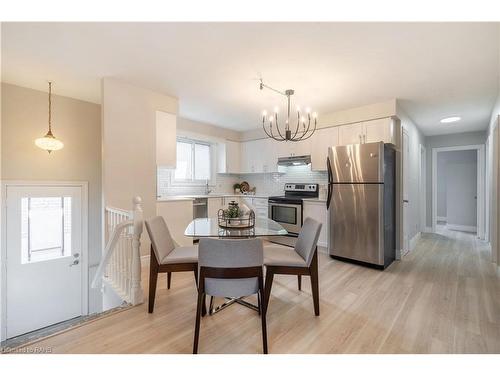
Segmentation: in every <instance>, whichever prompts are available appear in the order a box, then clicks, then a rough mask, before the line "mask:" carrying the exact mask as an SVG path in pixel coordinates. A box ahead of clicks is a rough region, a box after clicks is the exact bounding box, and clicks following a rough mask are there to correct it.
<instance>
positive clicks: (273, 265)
mask: <svg viewBox="0 0 500 375" xmlns="http://www.w3.org/2000/svg"><path fill="white" fill-rule="evenodd" d="M320 232H321V223H319V222H317V221H316V220H314V219H311V218H309V217H308V218H306V219H305V220H304V224H303V225H302V228H301V230H300V233H299V237H298V238H297V242H296V243H295V248H290V247H288V246H280V245H267V246H265V247H264V265H265V267H266V286H265V293H264V302H263V305H264V311H267V306H268V304H269V298H270V295H271V288H272V285H273V278H274V275H297V279H298V287H299V290H301V289H302V282H301V281H302V275H308V276H310V277H311V290H312V297H313V303H314V314H315V315H316V316H319V280H318V247H317V245H318V238H319V234H320Z"/></svg>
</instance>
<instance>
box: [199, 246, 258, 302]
mask: <svg viewBox="0 0 500 375" xmlns="http://www.w3.org/2000/svg"><path fill="white" fill-rule="evenodd" d="M263 262H264V251H263V245H262V240H261V239H258V238H254V239H245V240H233V239H220V240H219V239H213V238H202V239H200V243H199V246H198V266H199V267H200V269H201V267H211V268H247V267H262V265H263ZM200 276H201V272H200ZM200 282H201V280H200ZM258 290H259V283H258V279H257V278H256V277H251V278H231V279H216V278H207V279H205V293H206V294H208V295H210V296H215V297H217V296H218V297H244V296H249V295H252V294H255V293H257V292H258Z"/></svg>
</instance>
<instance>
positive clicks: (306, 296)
mask: <svg viewBox="0 0 500 375" xmlns="http://www.w3.org/2000/svg"><path fill="white" fill-rule="evenodd" d="M489 259H490V254H489V251H488V249H487V247H486V245H485V244H483V243H482V242H481V241H477V240H475V239H474V236H473V235H471V234H466V233H461V232H451V231H447V230H445V229H443V228H441V229H440V233H439V234H423V235H422V237H421V239H420V240H419V242H418V244H417V246H416V249H415V250H414V251H412V252H411V253H410V254H408V255H407V256H406V257H405V258H404V259H403V260H402V261H397V262H394V263H393V264H392V265H391V266H390V267H389V268H388V269H387V270H385V271H383V272H381V271H377V270H373V269H369V268H364V267H360V266H356V265H352V264H348V263H343V262H339V261H334V260H331V259H330V258H329V257H327V256H326V255H324V254H321V256H320V257H319V262H320V303H321V305H320V307H321V316H319V317H315V316H314V313H313V305H312V298H311V293H310V283H309V281H308V280H307V278H304V281H303V291H302V292H299V291H298V290H297V280H296V278H295V277H292V276H277V277H276V278H275V282H274V284H273V291H272V296H271V300H270V304H269V310H268V338H269V352H270V353H500V276H499V275H498V274H497V271H496V269H495V266H494V265H493V264H492V263H491V262H490V261H489ZM144 276H145V277H144V283H143V285H144V287H145V289H146V290H147V281H146V280H147V269H146V270H144ZM158 287H159V290H158V291H157V298H156V307H155V312H154V314H148V313H147V304H143V305H141V306H138V307H134V308H132V309H129V310H127V311H124V312H120V313H118V314H115V315H112V316H109V317H106V318H103V319H100V320H98V321H95V322H92V323H90V324H87V325H84V326H82V327H79V328H76V329H73V330H71V331H69V332H65V333H62V334H59V335H56V336H54V337H51V338H48V339H45V340H43V341H40V342H37V343H35V344H33V346H36V347H50V348H51V349H52V352H54V353H191V352H192V342H193V331H194V318H195V307H196V290H195V284H194V280H193V276H192V273H185V274H179V273H177V274H174V276H173V279H172V289H170V290H167V289H166V278H165V276H164V275H162V276H161V277H160V279H159V283H158ZM259 324H260V320H259V317H258V315H257V313H255V312H254V311H251V310H248V309H246V308H244V307H241V306H239V305H233V306H231V307H229V308H228V309H226V310H224V311H222V312H220V313H218V314H216V315H215V316H207V317H205V318H203V319H202V323H201V335H200V346H199V352H200V353H261V350H262V347H261V336H260V335H261V330H260V325H259Z"/></svg>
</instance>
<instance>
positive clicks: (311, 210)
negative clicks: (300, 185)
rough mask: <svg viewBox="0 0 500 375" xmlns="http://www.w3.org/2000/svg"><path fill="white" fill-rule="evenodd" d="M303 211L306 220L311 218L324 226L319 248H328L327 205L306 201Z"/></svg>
mask: <svg viewBox="0 0 500 375" xmlns="http://www.w3.org/2000/svg"><path fill="white" fill-rule="evenodd" d="M303 210H304V211H303V215H304V220H305V219H306V218H307V217H310V218H312V219H314V220H316V221H319V222H320V223H321V224H322V226H321V233H320V234H319V239H318V246H322V247H326V248H328V216H327V212H328V211H327V209H326V203H325V202H324V201H308V200H304V206H303Z"/></svg>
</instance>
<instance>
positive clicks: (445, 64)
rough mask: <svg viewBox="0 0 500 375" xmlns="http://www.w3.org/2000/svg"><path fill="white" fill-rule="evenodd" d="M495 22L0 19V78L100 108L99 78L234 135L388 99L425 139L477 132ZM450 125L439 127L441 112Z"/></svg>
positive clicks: (494, 82) (488, 98)
mask: <svg viewBox="0 0 500 375" xmlns="http://www.w3.org/2000/svg"><path fill="white" fill-rule="evenodd" d="M499 36H500V34H499V26H498V24H496V23H3V24H2V75H3V81H4V82H8V83H13V84H17V85H20V86H25V87H31V88H35V89H39V90H46V89H47V88H46V81H47V80H48V79H51V80H53V81H54V82H55V83H54V87H53V88H54V93H56V94H60V95H66V96H70V97H74V98H79V99H83V100H87V101H92V102H96V103H99V102H100V78H101V77H105V76H111V77H116V78H119V79H123V80H125V81H127V82H130V83H133V84H136V85H139V86H143V87H146V88H150V89H153V90H157V91H160V92H164V93H167V94H170V95H174V96H177V97H178V98H179V103H180V115H181V116H183V117H186V118H190V119H193V120H198V121H203V122H208V123H212V124H215V125H218V126H222V127H226V128H231V129H235V130H249V129H253V128H257V127H259V126H260V123H259V121H260V113H261V110H262V109H264V108H266V107H267V109H268V110H270V109H272V108H273V107H274V106H275V105H280V106H282V107H283V108H284V105H285V101H284V99H283V98H282V97H280V96H279V95H277V94H274V93H272V92H270V91H259V89H258V78H259V77H260V76H262V77H263V78H264V80H265V82H266V83H268V84H270V85H272V86H274V87H276V88H278V89H282V90H284V89H288V88H293V89H295V92H296V95H294V97H293V100H294V103H295V104H300V105H302V106H311V107H312V108H313V109H314V110H316V111H317V112H318V113H319V116H321V113H327V112H334V111H337V110H343V109H348V108H353V107H357V106H362V105H366V104H371V103H376V102H381V101H385V100H389V99H393V98H398V99H399V100H400V103H401V104H402V106H403V108H404V110H405V111H406V112H407V114H408V115H409V116H410V117H411V118H412V119H413V120H414V121H415V122H416V123H417V125H418V126H419V127H420V129H421V130H422V131H423V133H424V134H425V135H436V134H446V133H457V132H463V131H474V130H483V129H486V127H487V124H488V122H489V118H490V114H491V110H492V108H493V104H494V101H495V99H496V96H497V93H498V85H499V79H498V76H499V67H500V64H499V55H500V54H499V48H500V45H499V44H500V43H499ZM451 115H458V116H461V117H462V121H460V122H458V123H454V124H440V123H439V120H440V119H441V118H443V117H447V116H451Z"/></svg>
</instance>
